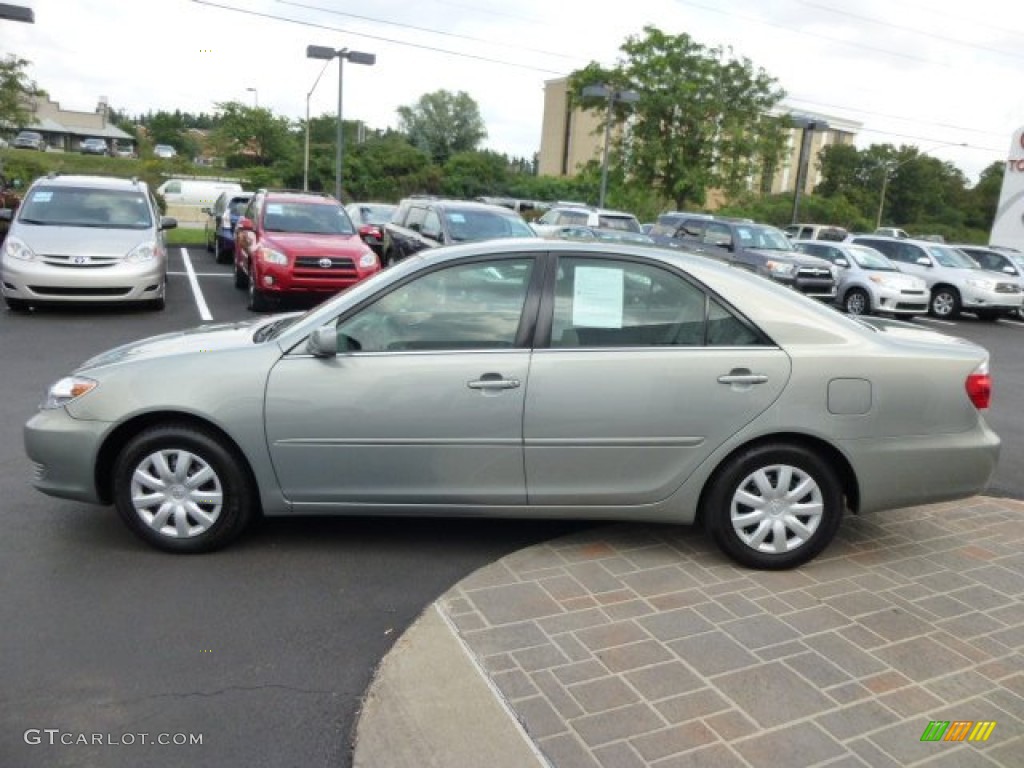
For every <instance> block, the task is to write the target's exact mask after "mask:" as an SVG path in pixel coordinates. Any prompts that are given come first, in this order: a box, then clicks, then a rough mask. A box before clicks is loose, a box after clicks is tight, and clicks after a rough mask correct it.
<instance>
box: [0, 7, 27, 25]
mask: <svg viewBox="0 0 1024 768" xmlns="http://www.w3.org/2000/svg"><path fill="white" fill-rule="evenodd" d="M0 19H7V20H8V21H23V22H25V23H26V24H35V23H36V13H35V11H33V10H32V9H31V8H26V7H25V6H24V5H11V4H10V3H0Z"/></svg>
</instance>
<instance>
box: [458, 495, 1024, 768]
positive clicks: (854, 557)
mask: <svg viewBox="0 0 1024 768" xmlns="http://www.w3.org/2000/svg"><path fill="white" fill-rule="evenodd" d="M1022 545H1024V503H1021V502H1017V501H1010V500H1004V499H993V498H988V497H977V498H975V499H972V500H969V501H967V502H957V503H951V504H938V505H932V506H928V507H915V508H910V509H902V510H898V511H894V512H887V513H879V514H872V515H866V516H864V517H849V518H847V520H845V521H844V524H843V527H842V529H841V531H840V534H839V536H838V538H837V540H836V541H835V542H834V543H833V544H832V546H831V547H830V548H829V549H828V550H827V551H826V553H825V554H824V555H823V556H821V557H820V558H818V559H817V560H815V561H814V562H812V563H810V564H809V565H806V566H804V567H803V568H800V569H798V570H796V571H787V572H781V573H771V572H762V571H750V570H744V569H741V568H738V567H736V566H734V565H732V564H731V563H730V562H729V561H727V560H725V559H724V557H723V556H722V555H720V554H719V553H718V551H717V550H716V549H715V548H714V547H713V545H712V544H710V543H709V542H708V541H707V540H706V539H705V538H704V536H703V535H702V534H701V533H700V532H699V531H697V530H695V529H690V528H681V527H672V526H664V527H658V526H646V525H644V526H640V525H636V526H632V525H621V526H611V527H599V528H595V529H594V530H592V531H589V532H587V533H585V534H581V535H576V536H570V537H567V538H564V539H559V540H556V541H552V542H549V543H547V544H542V545H538V546H534V547H530V548H529V549H526V550H523V551H522V552H519V553H516V554H514V555H511V556H509V557H506V558H504V559H503V560H500V561H498V562H497V563H494V564H492V565H490V566H488V567H486V568H483V569H482V570H480V571H478V572H477V573H475V574H473V575H472V576H471V577H469V578H468V579H466V580H464V581H463V582H462V583H460V584H459V585H458V586H457V587H455V588H454V589H453V590H451V591H450V592H449V593H448V594H447V595H446V596H445V598H444V599H443V600H442V601H441V605H442V608H443V610H444V611H445V613H446V615H447V616H448V617H449V619H450V620H451V623H452V624H453V625H454V626H455V627H456V628H457V630H458V632H459V634H460V636H461V638H462V639H463V641H464V642H465V644H466V645H467V647H468V648H469V649H470V650H471V652H472V653H473V654H474V655H475V656H476V658H477V659H478V660H479V662H480V665H481V666H482V668H483V669H484V670H485V671H486V673H487V674H488V675H489V676H490V678H491V680H492V681H493V683H494V685H495V686H496V687H497V689H498V690H499V691H500V692H501V694H502V695H503V696H504V698H505V699H506V700H507V702H508V703H509V705H510V708H511V709H512V711H513V712H514V713H515V715H516V716H517V717H518V718H519V720H520V721H521V723H522V724H523V726H524V727H525V730H526V732H527V733H528V735H529V736H530V737H531V738H532V739H533V740H534V742H535V743H536V744H537V746H538V747H539V749H540V750H541V752H542V753H543V755H544V756H545V757H546V758H547V760H548V761H549V763H550V764H551V765H552V766H555V768H632V767H633V766H657V767H658V768H689V767H690V766H693V767H694V768H696V767H697V766H714V768H730V767H731V766H737V767H746V768H761V767H762V766H764V767H766V768H791V767H794V766H834V767H835V768H840V767H841V768H847V767H848V766H851V767H852V766H872V768H885V766H893V768H896V767H897V766H929V768H940V766H941V767H943V768H945V767H946V766H971V767H972V768H973V767H974V766H979V767H983V766H1013V767H1014V768H1019V767H1020V766H1024V546H1022ZM932 720H940V721H951V722H953V721H995V722H996V726H995V728H994V730H993V731H992V733H991V736H990V737H989V739H988V740H987V741H985V742H973V743H972V742H968V741H964V742H959V743H957V742H946V741H940V742H922V741H921V737H922V734H923V733H924V731H925V729H926V727H927V726H928V724H929V721H932Z"/></svg>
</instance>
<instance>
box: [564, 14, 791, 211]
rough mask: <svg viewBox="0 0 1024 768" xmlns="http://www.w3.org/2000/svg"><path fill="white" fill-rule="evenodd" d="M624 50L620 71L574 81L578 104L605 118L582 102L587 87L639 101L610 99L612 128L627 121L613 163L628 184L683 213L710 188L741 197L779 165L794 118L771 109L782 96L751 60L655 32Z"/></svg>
mask: <svg viewBox="0 0 1024 768" xmlns="http://www.w3.org/2000/svg"><path fill="white" fill-rule="evenodd" d="M620 50H621V51H622V52H623V54H624V58H623V59H622V60H621V61H620V63H619V64H618V65H617V66H615V67H613V68H611V69H606V68H604V67H601V66H600V65H599V64H597V63H591V64H589V65H588V66H587V67H585V68H584V69H582V70H578V71H576V72H574V73H573V75H572V76H571V79H570V82H571V88H572V93H573V96H574V98H575V100H576V101H577V103H579V104H580V105H581V106H582V107H583V108H585V109H593V110H600V111H601V113H602V114H604V113H605V111H606V110H607V100H606V99H604V98H598V97H589V98H584V97H583V95H582V94H583V88H584V87H585V86H587V85H594V84H604V85H607V86H610V87H612V88H614V89H615V90H629V91H635V92H636V93H637V94H638V95H639V101H637V102H636V103H634V104H623V103H621V102H614V103H613V109H612V120H613V123H614V124H615V125H619V124H622V123H623V122H626V121H628V124H629V129H628V131H623V132H622V135H621V136H620V137H619V138H618V139H616V140H615V157H614V158H613V161H614V162H617V163H619V164H622V165H623V169H624V171H625V174H624V177H625V178H629V179H630V180H631V181H632V182H633V183H636V184H639V185H640V186H643V187H647V188H649V189H652V190H653V191H654V192H655V193H657V194H659V195H661V196H662V197H664V198H665V199H667V200H671V201H672V202H673V203H674V204H675V206H676V207H677V208H679V209H683V208H686V207H687V206H688V205H698V206H701V205H703V204H704V202H705V198H706V196H707V191H708V190H709V189H711V188H719V189H723V190H725V191H726V192H727V193H729V194H735V193H737V192H739V191H740V190H742V189H744V188H745V187H746V186H747V185H748V184H749V180H750V179H752V178H755V177H756V176H758V175H759V174H761V173H762V172H763V171H764V170H765V169H766V168H772V167H774V166H775V165H776V164H777V160H778V155H779V153H780V152H781V149H782V147H783V144H784V139H785V131H786V128H787V121H786V120H785V119H784V118H779V117H777V116H773V112H774V111H775V110H776V109H777V107H778V104H779V102H780V101H781V100H782V97H783V96H784V95H785V94H784V92H783V91H782V90H781V89H780V88H779V87H778V85H777V83H776V81H775V79H774V78H772V77H770V76H769V75H768V74H766V73H765V72H764V71H763V70H761V69H755V68H754V66H753V64H752V63H751V62H750V61H749V60H748V59H737V58H732V57H731V52H730V54H728V55H727V54H726V51H725V50H724V49H722V48H706V47H704V46H702V45H700V44H699V43H697V42H695V41H694V40H693V39H691V38H690V37H689V36H688V35H686V34H679V35H666V34H665V33H664V32H662V31H660V30H659V29H657V28H655V27H651V26H648V27H645V28H644V33H643V35H639V36H632V37H629V38H627V40H626V42H625V43H623V45H622V47H621V49H620ZM602 130H603V124H602Z"/></svg>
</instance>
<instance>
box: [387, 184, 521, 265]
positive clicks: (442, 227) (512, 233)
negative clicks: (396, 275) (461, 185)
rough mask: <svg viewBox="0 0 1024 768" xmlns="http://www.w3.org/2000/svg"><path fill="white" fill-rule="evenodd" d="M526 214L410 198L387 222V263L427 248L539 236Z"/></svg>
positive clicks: (459, 202)
mask: <svg viewBox="0 0 1024 768" xmlns="http://www.w3.org/2000/svg"><path fill="white" fill-rule="evenodd" d="M536 236H537V235H536V233H534V231H533V230H532V229H531V228H530V225H529V224H527V223H526V222H525V221H524V220H523V217H522V216H520V215H519V214H518V213H516V212H515V211H512V210H509V209H508V208H505V207H504V206H500V205H489V204H487V203H477V202H471V201H469V200H445V199H438V198H430V197H410V198H406V199H405V200H403V201H402V202H401V203H399V205H398V210H396V211H395V213H394V215H393V216H392V218H391V221H389V222H388V223H387V224H385V225H384V243H383V245H382V246H381V248H382V250H383V253H384V266H386V267H389V266H391V265H392V264H397V263H398V262H399V261H401V260H402V259H407V258H408V257H410V256H412V255H413V254H414V253H419V252H420V251H422V250H423V249H425V248H436V247H437V246H439V245H452V244H454V243H467V242H475V241H478V240H495V239H498V238H503V237H536Z"/></svg>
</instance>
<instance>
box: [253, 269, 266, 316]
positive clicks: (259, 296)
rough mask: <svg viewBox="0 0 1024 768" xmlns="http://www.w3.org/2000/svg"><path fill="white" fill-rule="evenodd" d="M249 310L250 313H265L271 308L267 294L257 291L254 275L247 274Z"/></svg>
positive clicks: (257, 286)
mask: <svg viewBox="0 0 1024 768" xmlns="http://www.w3.org/2000/svg"><path fill="white" fill-rule="evenodd" d="M248 283H249V286H248V287H249V310H250V311H251V312H266V311H268V310H269V309H270V308H271V304H270V299H269V298H267V294H265V293H264V292H263V291H261V290H260V289H259V285H258V281H257V280H256V275H254V274H252V273H251V272H250V273H249V280H248Z"/></svg>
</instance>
